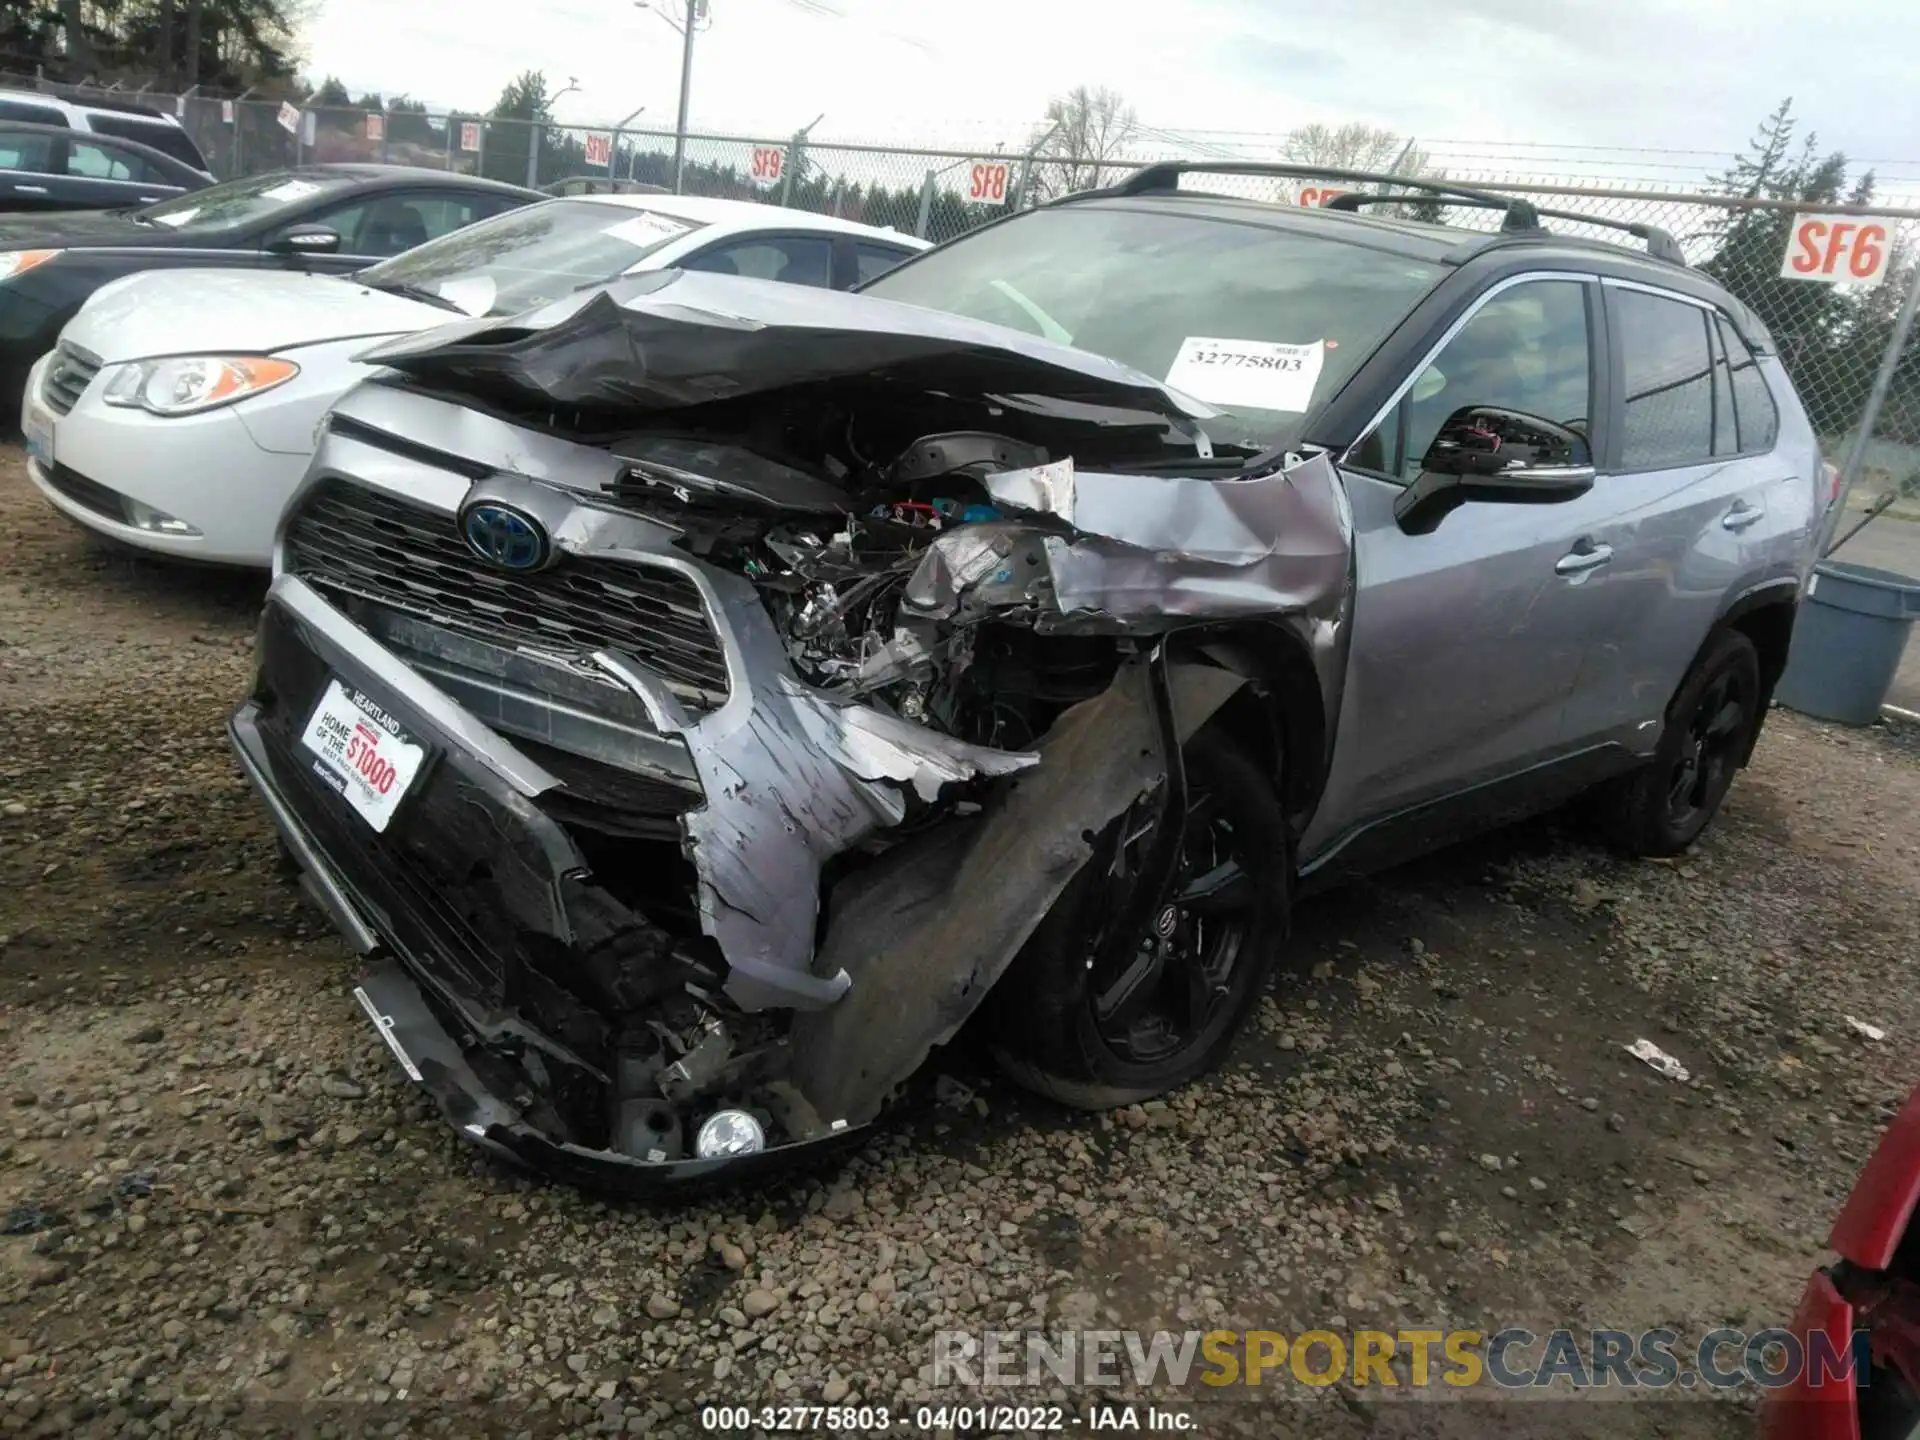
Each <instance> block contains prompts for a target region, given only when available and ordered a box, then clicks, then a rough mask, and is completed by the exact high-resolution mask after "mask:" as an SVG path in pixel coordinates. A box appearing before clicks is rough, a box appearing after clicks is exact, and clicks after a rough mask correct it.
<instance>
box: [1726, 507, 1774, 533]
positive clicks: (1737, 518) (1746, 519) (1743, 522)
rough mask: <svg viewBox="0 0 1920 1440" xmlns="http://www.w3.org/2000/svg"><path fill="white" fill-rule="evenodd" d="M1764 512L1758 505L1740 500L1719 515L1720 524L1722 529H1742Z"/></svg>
mask: <svg viewBox="0 0 1920 1440" xmlns="http://www.w3.org/2000/svg"><path fill="white" fill-rule="evenodd" d="M1766 513H1767V512H1766V511H1764V510H1762V509H1761V508H1760V507H1759V506H1758V505H1749V504H1747V502H1746V501H1744V500H1741V501H1739V502H1737V503H1736V504H1735V505H1734V507H1733V509H1731V510H1729V511H1728V512H1727V513H1726V514H1724V515H1722V516H1721V517H1720V526H1721V528H1722V529H1723V530H1744V529H1746V528H1747V526H1749V525H1751V524H1753V522H1754V521H1756V520H1758V519H1760V518H1761V517H1762V516H1763V515H1765V514H1766Z"/></svg>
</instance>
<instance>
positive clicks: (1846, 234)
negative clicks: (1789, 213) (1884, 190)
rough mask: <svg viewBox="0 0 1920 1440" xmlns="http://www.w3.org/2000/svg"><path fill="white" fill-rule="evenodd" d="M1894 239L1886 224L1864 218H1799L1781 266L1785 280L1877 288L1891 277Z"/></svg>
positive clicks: (1846, 216)
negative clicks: (1889, 254)
mask: <svg viewBox="0 0 1920 1440" xmlns="http://www.w3.org/2000/svg"><path fill="white" fill-rule="evenodd" d="M1891 241H1892V236H1891V235H1889V234H1888V232H1887V225H1886V222H1885V221H1883V220H1874V219H1869V218H1868V217H1866V216H1864V215H1796V216H1794V217H1793V228H1792V229H1791V230H1789V231H1788V232H1787V255H1786V259H1784V260H1783V261H1781V262H1780V275H1781V278H1782V279H1785V280H1822V281H1825V282H1826V283H1827V284H1829V285H1838V284H1842V283H1847V284H1853V285H1877V284H1879V283H1880V279H1881V277H1882V276H1884V275H1885V274H1886V273H1887V252H1888V250H1889V249H1890V248H1891Z"/></svg>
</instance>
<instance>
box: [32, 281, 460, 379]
mask: <svg viewBox="0 0 1920 1440" xmlns="http://www.w3.org/2000/svg"><path fill="white" fill-rule="evenodd" d="M450 313H451V312H449V311H447V310H443V309H442V308H440V307H439V306H438V305H428V304H425V303H423V302H421V301H419V300H409V299H407V298H406V297H404V296H401V295H389V294H387V293H386V292H385V291H383V290H372V289H369V288H368V287H367V286H365V285H361V284H358V283H356V282H355V281H352V280H343V279H337V278H335V277H333V276H330V275H311V274H307V273H305V272H303V271H298V270H148V271H142V272H141V273H139V274H136V275H127V276H124V277H122V278H121V279H119V280H115V281H113V282H111V283H110V284H107V285H103V286H101V287H100V289H99V290H97V291H95V292H94V294H93V295H92V297H91V298H90V299H89V300H88V301H87V303H86V305H85V306H83V307H82V308H81V311H80V313H79V314H78V315H76V316H74V317H73V319H72V320H70V321H69V322H68V323H67V328H66V329H65V331H63V332H62V333H63V334H64V336H65V337H66V338H67V339H68V340H71V341H72V342H73V343H74V344H76V345H78V346H80V347H81V348H83V349H85V350H90V351H92V352H93V353H94V354H95V355H98V356H99V357H100V358H101V359H102V360H105V361H108V362H109V363H111V362H113V361H116V360H142V359H146V358H148V357H150V356H154V355H187V354H194V353H201V352H220V351H240V352H245V353H252V354H259V353H264V352H272V351H276V350H287V349H291V348H293V347H294V346H298V345H313V344H318V343H320V342H323V341H328V340H352V339H356V338H359V337H362V336H369V337H370V336H390V335H395V334H403V333H410V332H412V331H415V330H419V329H422V328H424V327H426V326H430V325H437V324H439V323H440V322H441V321H442V320H445V319H447V318H448V316H449V314H450Z"/></svg>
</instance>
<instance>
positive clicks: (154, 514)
mask: <svg viewBox="0 0 1920 1440" xmlns="http://www.w3.org/2000/svg"><path fill="white" fill-rule="evenodd" d="M127 519H128V520H129V521H130V522H132V524H133V525H134V527H135V528H136V529H140V530H150V531H152V532H153V533H154V534H156V535H198V534H199V533H200V532H199V531H198V530H196V529H194V528H193V526H191V525H189V524H188V523H187V522H186V521H184V520H180V519H176V518H175V517H174V516H172V515H169V514H167V512H166V511H164V510H156V509H154V508H153V507H152V506H151V505H142V504H141V503H140V502H139V501H138V500H128V501H127Z"/></svg>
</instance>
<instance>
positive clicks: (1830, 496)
mask: <svg viewBox="0 0 1920 1440" xmlns="http://www.w3.org/2000/svg"><path fill="white" fill-rule="evenodd" d="M1820 473H1821V474H1822V475H1824V476H1826V477H1827V504H1829V505H1831V504H1833V502H1834V501H1836V500H1838V499H1839V498H1840V467H1839V466H1838V465H1835V464H1833V463H1832V462H1830V461H1826V460H1822V461H1821V462H1820Z"/></svg>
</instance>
